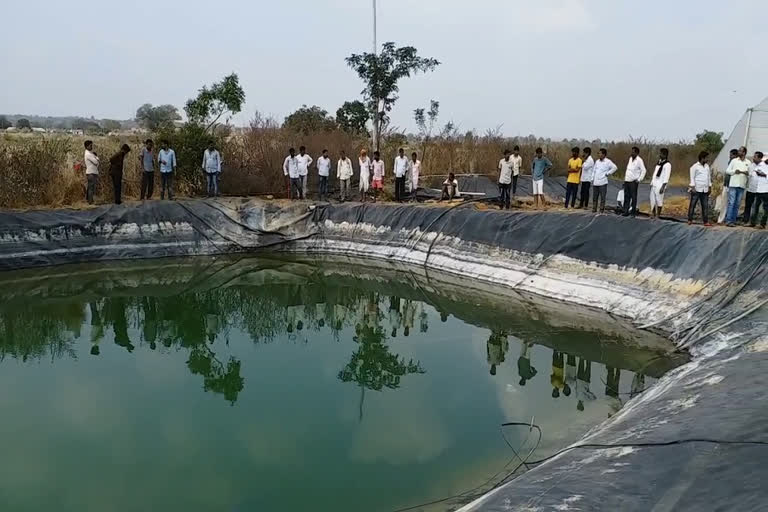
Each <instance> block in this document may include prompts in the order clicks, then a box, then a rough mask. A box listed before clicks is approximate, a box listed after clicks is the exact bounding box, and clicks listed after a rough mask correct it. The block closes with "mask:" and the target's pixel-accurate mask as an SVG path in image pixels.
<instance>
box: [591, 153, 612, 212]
mask: <svg viewBox="0 0 768 512" xmlns="http://www.w3.org/2000/svg"><path fill="white" fill-rule="evenodd" d="M598 155H599V157H598V159H597V161H596V162H595V167H594V171H595V173H594V179H593V181H592V187H593V190H594V195H593V196H592V213H597V208H598V203H599V204H600V213H604V212H605V196H606V194H607V193H608V176H610V175H611V174H613V173H614V172H616V170H617V167H616V164H614V163H613V162H611V160H610V159H609V158H608V150H607V149H605V148H601V149H600V151H599V152H598Z"/></svg>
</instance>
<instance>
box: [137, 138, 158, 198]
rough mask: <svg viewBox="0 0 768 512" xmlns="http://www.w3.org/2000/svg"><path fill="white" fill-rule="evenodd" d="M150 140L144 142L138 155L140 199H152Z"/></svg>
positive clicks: (153, 180) (152, 175) (152, 157)
mask: <svg viewBox="0 0 768 512" xmlns="http://www.w3.org/2000/svg"><path fill="white" fill-rule="evenodd" d="M154 145H155V144H154V142H152V139H147V140H146V141H144V147H143V148H141V152H140V153H139V165H141V169H142V171H143V172H142V173H141V199H142V201H143V200H144V199H152V192H153V191H154V190H155V152H154V151H153V148H154Z"/></svg>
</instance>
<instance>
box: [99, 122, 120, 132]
mask: <svg viewBox="0 0 768 512" xmlns="http://www.w3.org/2000/svg"><path fill="white" fill-rule="evenodd" d="M122 126H123V125H122V124H120V121H116V120H114V119H104V120H103V121H102V122H101V127H102V128H104V129H105V130H106V131H108V132H116V131H117V130H119V129H120V128H122Z"/></svg>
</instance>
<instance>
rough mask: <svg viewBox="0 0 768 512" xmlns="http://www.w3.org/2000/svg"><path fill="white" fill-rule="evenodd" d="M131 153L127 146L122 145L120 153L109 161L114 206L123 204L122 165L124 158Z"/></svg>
mask: <svg viewBox="0 0 768 512" xmlns="http://www.w3.org/2000/svg"><path fill="white" fill-rule="evenodd" d="M130 152H131V147H130V146H129V145H128V144H123V145H122V146H121V147H120V151H118V152H117V153H115V154H114V155H112V158H110V159H109V175H110V176H111V177H112V189H113V191H114V194H115V204H121V203H122V202H123V163H124V162H125V156H126V155H127V154H128V153H130Z"/></svg>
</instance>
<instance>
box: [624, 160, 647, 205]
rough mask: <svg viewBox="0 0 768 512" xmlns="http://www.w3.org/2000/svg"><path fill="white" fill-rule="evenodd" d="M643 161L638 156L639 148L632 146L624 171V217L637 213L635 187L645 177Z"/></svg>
mask: <svg viewBox="0 0 768 512" xmlns="http://www.w3.org/2000/svg"><path fill="white" fill-rule="evenodd" d="M645 173H646V170H645V162H643V159H642V158H640V148H638V147H637V146H635V147H633V148H632V154H631V155H630V157H629V162H628V163H627V171H626V172H625V173H624V217H629V216H630V215H632V216H633V217H634V216H636V215H637V189H638V187H639V186H640V182H641V181H643V180H644V179H645Z"/></svg>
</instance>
